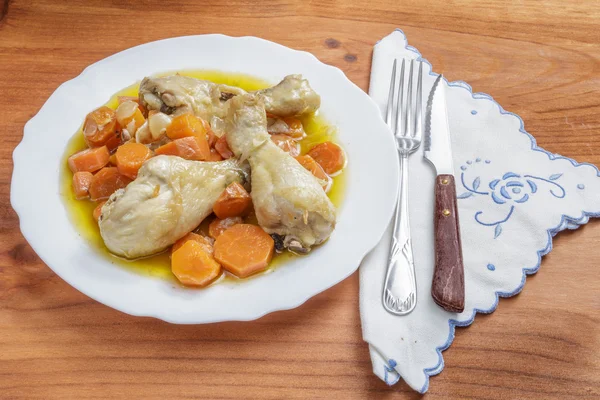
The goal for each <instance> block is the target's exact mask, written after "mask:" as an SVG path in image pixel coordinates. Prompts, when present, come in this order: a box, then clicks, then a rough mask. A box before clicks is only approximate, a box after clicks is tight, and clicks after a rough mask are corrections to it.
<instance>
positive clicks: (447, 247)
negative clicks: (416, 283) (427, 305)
mask: <svg viewBox="0 0 600 400" xmlns="http://www.w3.org/2000/svg"><path fill="white" fill-rule="evenodd" d="M457 203H458V199H457V198H456V184H455V182H454V176H452V175H438V176H437V177H436V178H435V209H434V210H433V222H434V236H435V267H434V269H433V279H432V282H431V297H433V301H435V302H436V304H437V305H439V306H440V307H442V308H443V309H444V310H446V311H450V312H455V313H461V312H463V311H464V310H465V269H464V265H463V255H462V240H461V236H460V225H459V220H458V204H457Z"/></svg>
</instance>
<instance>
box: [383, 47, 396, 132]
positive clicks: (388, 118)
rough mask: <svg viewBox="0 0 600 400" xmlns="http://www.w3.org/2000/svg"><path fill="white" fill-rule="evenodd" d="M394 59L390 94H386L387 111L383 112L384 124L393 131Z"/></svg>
mask: <svg viewBox="0 0 600 400" xmlns="http://www.w3.org/2000/svg"><path fill="white" fill-rule="evenodd" d="M396 61H397V60H396V59H395V58H394V66H393V67H392V78H391V79H390V92H389V94H388V104H387V110H386V112H385V122H386V123H387V125H388V126H389V127H390V129H392V131H393V130H394V128H393V127H392V111H393V109H394V91H395V90H396Z"/></svg>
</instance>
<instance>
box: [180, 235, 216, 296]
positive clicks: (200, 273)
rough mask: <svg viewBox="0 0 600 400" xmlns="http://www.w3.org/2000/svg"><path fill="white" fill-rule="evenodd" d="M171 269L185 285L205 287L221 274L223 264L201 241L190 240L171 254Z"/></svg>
mask: <svg viewBox="0 0 600 400" xmlns="http://www.w3.org/2000/svg"><path fill="white" fill-rule="evenodd" d="M171 271H172V272H173V274H174V275H175V277H176V278H177V279H178V280H179V282H181V283H183V284H184V285H187V286H196V287H204V286H206V285H208V284H209V283H211V282H212V281H214V280H215V279H217V278H218V277H219V275H221V265H220V264H219V263H218V262H216V261H215V259H214V258H213V256H212V255H211V254H209V253H208V252H207V251H206V250H205V248H204V247H203V246H202V245H201V244H200V243H198V242H197V241H195V240H188V241H186V242H185V243H184V244H183V245H181V247H179V248H178V249H177V250H175V251H174V252H173V254H172V255H171Z"/></svg>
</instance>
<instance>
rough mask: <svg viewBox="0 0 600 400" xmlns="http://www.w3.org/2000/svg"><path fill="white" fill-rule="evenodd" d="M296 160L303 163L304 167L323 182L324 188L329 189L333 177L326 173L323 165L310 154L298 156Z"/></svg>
mask: <svg viewBox="0 0 600 400" xmlns="http://www.w3.org/2000/svg"><path fill="white" fill-rule="evenodd" d="M296 160H297V161H298V162H299V163H300V165H302V166H303V167H304V168H306V169H307V170H309V171H310V173H311V174H313V175H314V176H315V177H316V178H317V179H319V180H321V181H322V182H323V184H322V186H323V189H324V190H327V188H328V187H329V182H330V181H331V178H330V177H329V176H328V175H327V174H326V173H325V171H324V170H323V167H321V166H320V165H319V164H317V162H316V161H315V160H314V159H313V158H312V157H311V156H309V155H304V156H298V157H296Z"/></svg>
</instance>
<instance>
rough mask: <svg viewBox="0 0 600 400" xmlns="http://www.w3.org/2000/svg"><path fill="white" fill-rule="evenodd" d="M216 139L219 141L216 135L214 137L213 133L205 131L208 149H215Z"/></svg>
mask: <svg viewBox="0 0 600 400" xmlns="http://www.w3.org/2000/svg"><path fill="white" fill-rule="evenodd" d="M218 139H219V137H218V136H217V135H215V133H214V132H213V131H211V130H210V129H209V130H208V131H207V133H206V140H207V141H208V145H209V146H210V147H215V144H216V143H217V140H218Z"/></svg>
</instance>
